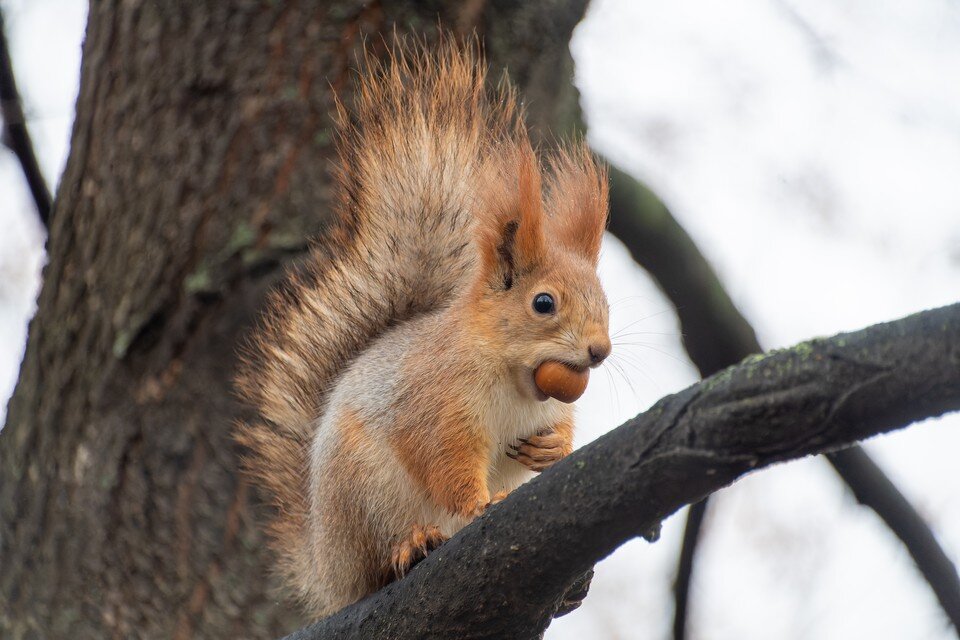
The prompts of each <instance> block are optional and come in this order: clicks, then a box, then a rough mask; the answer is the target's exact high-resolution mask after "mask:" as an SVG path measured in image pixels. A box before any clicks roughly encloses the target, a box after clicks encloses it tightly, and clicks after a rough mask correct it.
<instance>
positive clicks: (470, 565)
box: [289, 304, 960, 640]
mask: <svg viewBox="0 0 960 640" xmlns="http://www.w3.org/2000/svg"><path fill="white" fill-rule="evenodd" d="M958 371H960V304H955V305H951V306H948V307H943V308H940V309H935V310H931V311H925V312H922V313H919V314H916V315H913V316H910V317H908V318H905V319H902V320H898V321H895V322H890V323H885V324H880V325H875V326H873V327H870V328H867V329H864V330H862V331H858V332H854V333H848V334H841V335H839V336H836V337H834V338H828V339H817V340H813V341H810V342H806V343H803V344H800V345H797V346H796V347H794V348H792V349H788V350H782V351H776V352H772V353H770V354H768V355H765V356H754V357H752V358H749V359H747V360H746V361H744V362H743V363H741V364H740V365H738V366H735V367H731V368H729V369H726V370H724V371H722V372H720V373H718V374H717V375H714V376H712V377H710V378H708V379H706V380H704V381H702V382H701V383H699V384H696V385H693V386H691V387H689V388H687V389H685V390H684V391H681V392H680V393H677V394H674V395H671V396H667V397H666V398H663V399H662V400H661V401H660V402H658V403H657V404H656V405H654V407H653V408H651V409H650V410H649V411H647V412H646V413H643V414H641V415H639V416H637V417H636V418H634V419H632V420H630V421H628V422H627V423H625V424H624V425H622V426H620V427H618V428H617V429H615V430H614V431H612V432H610V433H608V434H606V435H604V436H602V437H601V438H599V439H597V440H596V441H594V442H592V443H590V444H589V445H587V446H585V447H583V448H581V449H580V450H578V451H576V452H574V453H573V454H572V455H570V456H569V457H568V458H566V459H564V460H562V461H561V462H559V463H558V464H556V465H555V466H554V467H552V468H551V469H549V470H547V471H546V472H544V473H543V474H541V475H540V476H539V477H538V478H535V479H534V480H532V481H531V482H529V483H527V484H525V485H523V486H521V487H520V488H519V489H517V490H516V491H514V492H513V493H512V494H511V495H510V496H509V497H508V498H507V499H506V500H504V501H503V502H502V503H500V504H497V505H494V506H493V507H491V508H490V509H489V510H488V511H487V513H485V514H484V515H483V516H481V517H480V518H478V519H477V520H476V521H475V522H473V523H472V524H471V525H469V526H468V527H466V528H464V529H463V530H462V531H460V532H459V533H458V534H457V535H456V536H454V537H453V538H452V539H451V540H449V541H448V542H446V543H445V544H444V545H442V546H441V547H440V548H439V549H437V550H436V551H435V552H433V553H432V554H430V555H429V556H428V557H427V558H426V560H424V561H423V562H422V563H420V564H419V565H417V567H416V568H415V569H414V570H413V571H412V572H411V573H410V574H409V575H408V576H407V578H405V579H403V580H401V581H399V582H395V583H393V584H391V585H389V586H387V587H386V588H385V589H383V590H381V591H379V592H378V593H376V594H374V595H372V596H370V597H369V598H367V599H365V600H362V601H361V602H358V603H356V604H354V605H351V606H349V607H347V608H345V609H343V610H342V611H340V612H339V613H336V614H334V615H332V616H330V617H329V618H326V619H324V620H321V621H320V622H318V623H316V624H314V625H312V626H310V627H308V628H306V629H303V630H301V631H298V632H296V633H294V634H293V635H291V636H289V638H290V639H297V640H306V639H311V638H372V637H399V638H413V637H425V636H429V637H434V638H502V637H508V638H535V637H539V636H540V634H542V632H543V630H544V629H545V628H546V627H547V625H548V624H549V622H550V619H551V616H552V615H553V613H554V612H555V611H556V609H557V607H558V606H559V600H560V598H561V596H562V594H563V593H564V591H565V590H566V588H567V587H568V586H569V585H570V584H571V583H572V582H573V580H575V579H576V578H577V577H578V576H579V575H581V574H583V573H584V572H585V571H586V570H587V569H589V568H590V566H591V565H592V564H593V563H594V562H596V561H597V560H599V559H601V558H603V557H605V556H607V555H609V554H610V553H611V552H612V551H613V550H614V549H616V548H617V547H618V546H620V545H621V544H623V543H624V542H626V541H627V540H629V539H631V538H633V537H634V536H636V535H638V534H643V533H645V532H651V531H656V530H658V528H659V526H660V522H661V521H662V520H663V519H664V518H666V517H667V516H669V515H670V514H672V513H674V512H675V511H677V510H678V509H679V508H681V507H682V506H683V505H685V504H689V503H691V502H694V501H696V500H699V499H700V498H702V497H704V496H705V495H707V494H709V493H711V492H712V491H715V490H717V489H719V488H721V487H724V486H726V485H728V484H730V483H731V482H733V481H734V480H735V479H737V478H738V477H740V476H742V475H743V474H745V473H747V472H749V471H753V470H756V469H759V468H762V467H765V466H767V465H770V464H773V463H776V462H781V461H784V460H790V459H794V458H799V457H803V456H806V455H810V454H815V453H822V452H825V451H831V450H835V449H837V448H840V447H843V446H845V445H848V444H849V443H851V442H854V441H856V440H859V439H862V438H866V437H869V436H872V435H875V434H878V433H883V432H886V431H890V430H893V429H897V428H901V427H904V426H906V425H908V424H910V423H911V422H914V421H916V420H921V419H924V418H928V417H932V416H938V415H941V414H943V413H945V412H947V411H953V410H957V409H960V374H958Z"/></svg>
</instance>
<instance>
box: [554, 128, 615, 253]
mask: <svg viewBox="0 0 960 640" xmlns="http://www.w3.org/2000/svg"><path fill="white" fill-rule="evenodd" d="M550 174H551V175H550V178H549V180H548V184H547V195H546V201H547V210H548V211H549V212H550V217H549V224H550V233H551V237H556V239H557V240H558V241H559V242H560V243H561V244H562V245H563V246H565V247H566V248H567V249H569V250H570V251H573V252H575V253H578V254H580V255H582V256H583V257H585V258H586V259H588V260H589V261H590V262H591V263H593V264H594V265H595V264H596V263H597V261H598V260H599V258H600V241H601V239H602V238H603V230H604V229H605V228H606V226H607V211H608V206H609V205H608V193H609V188H608V182H607V170H606V168H605V167H603V166H601V165H598V164H597V161H596V159H595V158H594V156H593V154H592V153H590V149H589V148H587V145H586V144H584V143H582V142H581V143H578V144H577V145H575V146H573V147H572V148H567V149H561V150H560V151H558V152H557V153H556V154H555V155H554V156H553V158H551V160H550Z"/></svg>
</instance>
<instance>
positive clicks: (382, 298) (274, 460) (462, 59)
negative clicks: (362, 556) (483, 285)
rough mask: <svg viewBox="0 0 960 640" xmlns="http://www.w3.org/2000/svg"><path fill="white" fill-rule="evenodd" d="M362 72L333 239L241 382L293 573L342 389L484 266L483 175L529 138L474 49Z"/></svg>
mask: <svg viewBox="0 0 960 640" xmlns="http://www.w3.org/2000/svg"><path fill="white" fill-rule="evenodd" d="M365 67H366V69H365V71H364V73H363V74H362V76H361V77H360V79H359V81H358V82H359V84H358V87H357V89H356V92H355V100H354V104H353V107H352V108H351V109H348V108H345V107H343V106H341V107H340V108H339V122H338V127H339V151H340V167H339V172H338V183H339V199H338V201H337V203H336V212H335V213H336V215H335V221H334V224H333V227H332V230H331V231H330V232H329V233H328V234H327V235H326V236H325V237H324V238H323V239H321V240H320V241H319V243H318V244H317V245H316V246H315V247H314V248H313V249H312V251H311V254H310V256H309V260H308V263H307V265H306V267H305V269H304V270H303V271H302V272H301V273H299V274H297V275H291V276H290V277H289V279H288V281H287V282H286V285H285V286H284V287H283V288H282V289H281V290H279V291H277V292H276V293H274V294H273V295H272V297H271V299H270V301H269V305H268V309H267V311H266V313H265V315H264V318H263V321H262V324H261V326H260V328H259V329H258V330H257V331H256V333H255V334H254V335H253V336H252V338H251V340H250V342H249V344H248V346H247V348H246V349H245V353H244V358H243V364H242V366H241V370H240V373H239V376H238V379H237V386H238V389H239V391H240V394H241V396H242V397H243V398H244V399H246V400H247V401H248V402H250V404H252V405H254V406H256V407H257V408H258V409H259V411H260V414H261V415H262V418H263V421H262V422H261V423H259V424H252V425H241V427H240V428H239V430H238V440H239V441H240V442H241V444H243V445H245V446H246V447H248V448H249V449H250V452H251V453H250V455H249V457H248V459H247V460H246V467H247V470H248V472H249V473H250V475H251V476H252V477H253V478H254V479H255V480H256V481H258V482H259V483H260V484H262V485H264V487H265V488H267V489H268V490H269V491H270V492H271V493H273V495H274V503H275V506H276V507H277V508H278V510H279V514H278V517H277V519H276V521H275V522H274V526H273V531H272V533H273V535H274V538H275V542H276V547H277V549H278V551H279V552H280V556H281V557H280V561H281V565H280V569H281V571H282V572H283V573H288V572H290V571H292V570H293V568H294V567H295V566H296V564H297V563H299V562H302V560H303V559H302V558H298V555H299V554H300V553H302V552H303V551H302V550H301V549H300V544H299V540H300V539H301V538H302V530H303V526H304V523H305V517H306V514H307V504H306V486H305V479H306V476H307V473H306V469H307V448H308V442H309V440H310V435H311V431H312V425H313V424H314V422H315V421H316V419H317V418H318V417H319V416H320V414H321V412H322V411H323V407H324V404H325V401H326V398H327V396H328V394H329V392H330V390H331V387H332V385H333V383H334V380H335V379H336V377H337V376H338V374H339V373H340V372H341V371H342V370H343V369H344V367H345V366H346V365H347V364H348V363H349V362H350V360H352V359H353V358H354V357H355V356H356V355H358V354H359V353H360V352H362V351H363V350H364V349H365V348H366V347H367V346H368V345H369V344H370V342H371V341H372V340H373V339H374V338H376V337H377V336H378V335H380V334H381V333H383V332H384V331H385V330H386V329H387V328H388V327H390V326H392V325H394V324H396V323H397V322H400V321H403V320H406V319H409V318H411V317H414V316H416V315H418V314H422V313H425V312H428V311H431V310H434V309H436V308H437V307H438V306H441V305H442V304H443V303H444V302H445V301H447V300H448V299H449V298H450V297H451V295H452V293H453V291H454V289H455V288H456V287H457V285H458V283H460V282H461V281H462V280H463V278H464V275H465V273H466V272H467V270H469V269H470V268H471V264H472V263H473V261H474V260H475V255H474V249H473V245H472V243H471V234H472V228H473V221H474V219H475V217H476V212H475V209H476V208H477V206H478V204H479V198H478V195H479V191H480V189H481V188H482V184H483V177H482V175H481V174H482V173H483V172H484V171H485V167H488V166H489V164H488V163H489V158H491V157H497V156H498V154H499V151H498V149H501V147H502V146H503V145H507V146H509V145H510V143H511V142H515V141H518V140H521V139H522V138H523V137H524V136H525V134H524V133H523V131H522V129H521V128H520V125H519V124H518V118H517V115H516V106H515V105H516V103H515V99H514V97H513V93H512V91H511V90H510V89H509V87H507V86H506V85H502V86H501V88H500V89H498V90H496V91H494V92H490V91H488V88H487V87H486V85H485V80H486V78H485V75H486V74H485V69H484V64H483V62H482V60H480V59H479V56H478V55H477V54H476V52H475V48H473V47H465V48H459V47H457V46H456V45H453V44H445V45H442V46H440V47H439V48H436V49H433V50H431V51H427V50H426V49H424V48H423V47H419V46H418V47H406V48H401V49H399V50H397V51H395V52H394V55H393V56H391V59H390V61H389V62H388V63H385V64H381V63H378V62H373V61H369V60H368V61H367V63H366V65H365ZM301 566H302V564H301Z"/></svg>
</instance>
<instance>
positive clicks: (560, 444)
mask: <svg viewBox="0 0 960 640" xmlns="http://www.w3.org/2000/svg"><path fill="white" fill-rule="evenodd" d="M517 442H519V443H520V444H519V445H510V446H509V447H508V449H507V451H506V452H505V454H506V456H507V457H508V458H510V459H512V460H516V461H517V462H519V463H520V464H522V465H523V466H525V467H527V468H528V469H530V470H531V471H537V472H540V471H543V470H544V469H547V468H548V467H550V466H551V465H552V464H553V463H555V462H556V461H557V460H560V459H562V458H563V457H565V456H566V455H568V454H569V453H570V451H571V447H570V444H569V443H568V442H567V441H566V440H565V439H564V437H563V436H561V435H560V434H559V433H557V432H555V431H548V432H546V433H542V434H537V435H533V436H530V437H529V438H518V439H517Z"/></svg>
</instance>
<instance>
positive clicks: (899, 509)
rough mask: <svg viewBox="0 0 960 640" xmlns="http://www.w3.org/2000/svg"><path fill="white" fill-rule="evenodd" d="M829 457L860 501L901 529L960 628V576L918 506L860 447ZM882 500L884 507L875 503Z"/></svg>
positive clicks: (952, 618)
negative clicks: (911, 502)
mask: <svg viewBox="0 0 960 640" xmlns="http://www.w3.org/2000/svg"><path fill="white" fill-rule="evenodd" d="M827 460H829V461H830V464H832V465H833V467H834V469H836V470H837V472H838V473H840V471H841V469H842V476H843V479H844V480H845V481H846V483H847V486H849V487H850V490H851V491H853V495H854V497H856V499H857V501H858V502H860V504H865V505H867V506H869V507H873V508H874V510H875V511H876V512H877V514H878V515H879V516H880V517H881V518H883V521H884V522H886V523H887V526H888V527H890V529H892V530H893V531H896V532H898V533H897V535H899V536H900V538H901V539H902V540H904V542H905V544H906V547H907V551H909V552H910V555H911V556H913V561H914V562H916V563H917V566H918V567H919V568H920V571H921V572H923V575H924V577H925V578H926V579H927V582H929V583H930V587H931V588H932V589H933V592H934V593H935V594H936V596H937V600H939V601H940V606H941V607H943V610H944V611H945V612H946V614H947V617H948V618H949V619H950V621H951V622H952V623H953V626H954V627H955V628H956V629H957V630H958V631H960V576H958V575H957V568H956V567H955V566H954V565H953V563H952V562H951V561H950V558H948V557H947V554H946V553H944V551H943V549H942V548H941V547H940V544H939V543H938V542H937V539H936V538H935V537H934V536H933V532H932V531H930V528H929V527H928V526H927V524H926V523H925V522H924V521H923V518H921V517H920V514H919V513H917V510H916V509H914V508H913V505H912V504H910V501H909V500H907V499H906V497H904V495H903V494H902V493H900V491H899V489H897V487H896V485H894V484H893V483H892V482H890V479H889V478H887V476H885V475H884V474H883V472H882V471H881V470H880V468H879V467H878V466H877V465H876V463H875V462H874V461H873V460H871V459H870V456H868V455H867V454H866V453H864V451H863V449H861V448H860V447H851V448H849V449H844V450H842V451H836V452H834V453H829V454H827ZM880 502H882V503H883V504H882V507H881V508H877V507H875V506H874V505H875V504H878V503H880ZM907 540H909V542H907Z"/></svg>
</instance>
